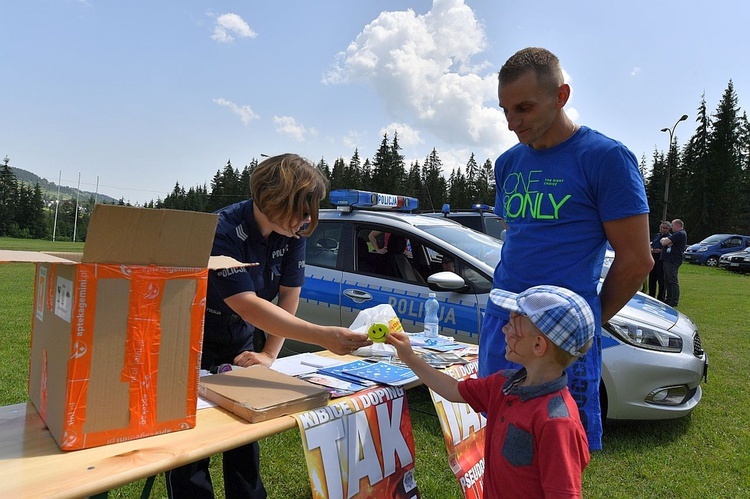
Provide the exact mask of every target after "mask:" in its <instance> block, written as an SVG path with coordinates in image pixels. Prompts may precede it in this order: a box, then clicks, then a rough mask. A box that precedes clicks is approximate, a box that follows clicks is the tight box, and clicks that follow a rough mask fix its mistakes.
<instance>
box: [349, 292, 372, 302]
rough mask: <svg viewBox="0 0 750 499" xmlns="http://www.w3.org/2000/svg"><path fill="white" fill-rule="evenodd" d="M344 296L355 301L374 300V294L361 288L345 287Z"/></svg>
mask: <svg viewBox="0 0 750 499" xmlns="http://www.w3.org/2000/svg"><path fill="white" fill-rule="evenodd" d="M344 296H346V297H349V298H351V299H352V300H353V301H354V303H364V302H366V301H367V300H372V295H371V294H370V293H368V292H367V291H362V290H361V289H345V290H344Z"/></svg>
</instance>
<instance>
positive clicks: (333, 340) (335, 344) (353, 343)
mask: <svg viewBox="0 0 750 499" xmlns="http://www.w3.org/2000/svg"><path fill="white" fill-rule="evenodd" d="M327 336H328V337H327V338H326V340H325V341H323V342H321V346H323V347H325V348H327V349H328V350H330V351H331V352H333V353H335V354H338V355H347V354H350V353H352V352H354V351H355V350H357V349H358V348H362V347H366V346H368V345H372V340H370V339H369V338H368V337H367V333H356V332H354V331H352V330H350V329H347V328H345V327H336V326H331V327H330V333H329V334H328V335H327Z"/></svg>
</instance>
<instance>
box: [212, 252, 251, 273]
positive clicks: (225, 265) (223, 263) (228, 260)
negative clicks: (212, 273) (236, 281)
mask: <svg viewBox="0 0 750 499" xmlns="http://www.w3.org/2000/svg"><path fill="white" fill-rule="evenodd" d="M256 265H258V262H252V263H242V262H239V261H237V260H235V259H234V258H232V257H231V256H225V255H221V256H211V257H209V258H208V268H209V269H212V270H216V269H232V268H236V267H255V266H256Z"/></svg>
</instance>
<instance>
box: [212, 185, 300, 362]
mask: <svg viewBox="0 0 750 499" xmlns="http://www.w3.org/2000/svg"><path fill="white" fill-rule="evenodd" d="M216 213H218V214H219V222H218V225H217V227H216V235H215V236H214V244H213V249H212V250H211V254H212V255H214V256H217V255H225V256H230V257H232V258H234V259H235V260H238V261H240V262H243V263H252V262H257V263H258V265H257V266H255V267H241V268H237V269H221V270H210V271H209V273H208V293H207V301H206V322H205V327H204V341H203V350H204V360H206V362H201V364H203V365H204V368H205V367H206V365H205V364H207V363H211V362H209V360H211V356H213V357H214V358H215V359H218V360H215V361H214V362H219V363H223V362H231V359H233V358H234V356H236V355H237V354H239V353H240V352H241V351H244V350H252V337H253V331H254V327H253V326H252V324H249V323H246V322H244V321H242V320H239V317H238V316H236V314H235V313H234V311H232V309H231V308H229V306H228V305H227V304H226V302H225V301H224V299H225V298H228V297H230V296H233V295H236V294H238V293H243V292H246V291H252V292H254V293H255V294H256V295H258V296H259V297H261V298H263V299H264V300H269V301H271V300H273V299H274V298H276V296H277V295H278V293H279V286H287V287H300V286H302V284H304V281H305V238H304V237H301V238H299V239H297V238H293V237H286V236H282V235H280V234H277V233H276V232H272V233H271V234H270V235H269V236H268V240H266V239H265V238H264V237H263V235H262V234H261V233H260V230H259V229H258V226H257V224H256V222H255V217H254V216H253V202H252V200H247V201H243V202H240V203H236V204H233V205H231V206H227V207H226V208H222V209H221V210H219V211H217V212H216ZM209 367H210V366H209Z"/></svg>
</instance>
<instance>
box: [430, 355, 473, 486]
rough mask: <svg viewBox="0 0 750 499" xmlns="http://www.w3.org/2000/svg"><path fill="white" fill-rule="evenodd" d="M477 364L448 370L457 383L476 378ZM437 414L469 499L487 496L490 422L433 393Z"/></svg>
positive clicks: (451, 458) (452, 468)
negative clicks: (486, 450) (486, 456)
mask: <svg viewBox="0 0 750 499" xmlns="http://www.w3.org/2000/svg"><path fill="white" fill-rule="evenodd" d="M477 366H478V364H477V362H476V361H474V362H470V363H468V364H464V365H457V366H453V367H450V368H448V369H446V370H445V372H446V374H449V375H450V376H452V377H453V378H455V379H458V380H462V379H466V378H470V377H472V378H475V377H476V376H477ZM430 395H431V396H432V401H433V403H434V404H435V411H436V412H437V415H438V419H439V420H440V427H441V428H442V430H443V438H444V439H445V446H446V448H447V449H448V463H449V464H450V467H451V470H453V473H454V474H455V475H456V478H457V479H458V483H459V484H460V485H461V491H462V492H463V494H464V497H465V498H467V499H481V497H482V496H483V495H484V487H483V478H484V439H485V435H484V433H485V426H486V425H487V420H486V419H485V417H484V416H483V415H482V414H479V413H476V412H474V410H473V409H472V408H471V407H470V406H469V404H455V403H452V402H449V401H447V400H445V399H444V398H443V397H441V396H440V395H438V394H437V393H435V392H434V391H432V390H430Z"/></svg>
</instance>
